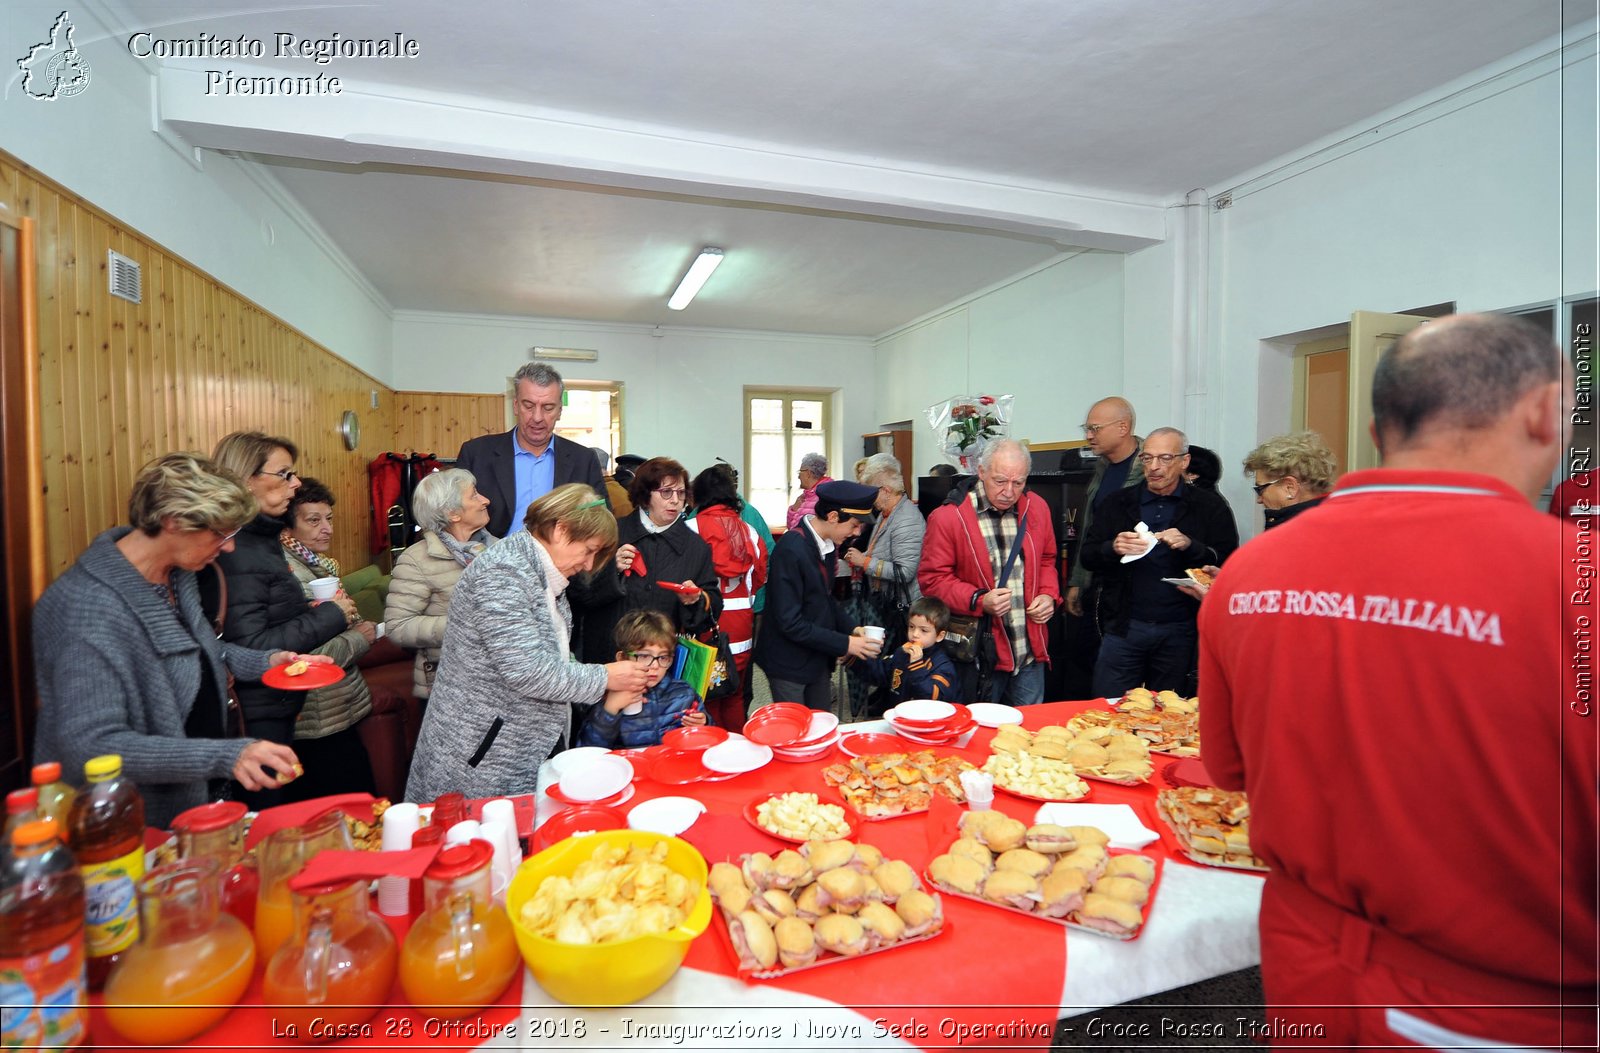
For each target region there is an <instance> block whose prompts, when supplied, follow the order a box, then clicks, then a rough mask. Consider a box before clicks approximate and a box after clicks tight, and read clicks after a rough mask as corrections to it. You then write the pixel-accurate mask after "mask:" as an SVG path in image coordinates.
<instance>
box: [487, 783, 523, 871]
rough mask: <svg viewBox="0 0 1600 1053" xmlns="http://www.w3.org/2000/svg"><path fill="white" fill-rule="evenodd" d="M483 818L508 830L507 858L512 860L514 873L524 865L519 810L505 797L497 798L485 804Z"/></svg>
mask: <svg viewBox="0 0 1600 1053" xmlns="http://www.w3.org/2000/svg"><path fill="white" fill-rule="evenodd" d="M483 818H484V821H485V822H494V823H502V824H504V825H505V828H506V857H507V858H508V859H510V860H511V869H512V871H513V872H514V871H515V870H516V869H517V867H519V866H521V865H522V839H521V838H519V837H518V836H517V809H516V806H515V805H514V804H512V803H511V802H510V801H509V800H507V799H506V798H504V797H497V798H495V799H494V800H492V801H485V802H484V804H483Z"/></svg>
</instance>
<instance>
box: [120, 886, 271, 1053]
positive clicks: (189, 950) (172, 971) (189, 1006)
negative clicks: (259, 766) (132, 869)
mask: <svg viewBox="0 0 1600 1053" xmlns="http://www.w3.org/2000/svg"><path fill="white" fill-rule="evenodd" d="M221 888H222V885H221V881H220V874H219V870H218V866H217V862H216V860H214V859H191V860H186V861H184V862H180V863H171V864H169V865H167V866H164V867H160V868H158V869H156V870H153V871H151V872H150V874H149V875H148V876H146V877H145V879H144V880H143V881H142V882H140V884H139V913H140V928H139V942H138V943H137V944H135V945H134V946H133V947H131V948H129V949H128V950H127V951H126V952H124V953H123V954H122V956H121V958H120V959H119V961H118V962H117V965H116V967H115V968H114V969H113V970H112V973H111V978H110V979H109V980H108V981H107V982H106V1020H107V1022H109V1023H110V1024H111V1026H112V1027H114V1028H115V1029H116V1030H117V1033H118V1034H120V1035H122V1036H123V1037H124V1038H126V1039H128V1040H129V1041H130V1042H137V1043H139V1044H141V1045H170V1044H173V1043H177V1042H184V1041H187V1040H188V1039H191V1038H193V1037H194V1036H196V1035H198V1034H200V1033H201V1032H202V1031H204V1030H206V1029H207V1028H209V1027H211V1026H212V1025H214V1024H216V1023H217V1022H218V1021H219V1020H221V1019H222V1018H223V1017H224V1016H226V1015H227V1014H228V1012H229V1011H230V1010H231V1009H232V1008H233V1006H234V1005H235V1004H236V1003H237V1002H238V1000H239V996H240V995H242V994H244V990H245V988H246V987H248V986H249V984H250V975H251V972H252V971H253V970H254V968H255V963H256V945H255V940H254V939H252V938H251V935H250V930H249V929H247V928H246V927H245V925H244V923H243V922H241V921H240V920H239V919H238V918H236V917H234V916H233V915H232V914H229V913H226V912H225V911H223V910H222V908H221V896H220V892H221Z"/></svg>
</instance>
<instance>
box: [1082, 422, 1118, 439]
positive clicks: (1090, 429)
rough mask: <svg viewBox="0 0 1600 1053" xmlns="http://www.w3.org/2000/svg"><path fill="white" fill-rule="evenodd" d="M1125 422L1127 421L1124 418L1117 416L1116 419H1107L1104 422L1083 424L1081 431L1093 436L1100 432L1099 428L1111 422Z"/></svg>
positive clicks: (1105, 426)
mask: <svg viewBox="0 0 1600 1053" xmlns="http://www.w3.org/2000/svg"><path fill="white" fill-rule="evenodd" d="M1126 423H1127V421H1125V420H1124V419H1122V418H1120V417H1119V418H1117V419H1116V420H1108V421H1106V422H1105V423H1104V424H1085V425H1084V426H1083V433H1084V434H1085V435H1088V436H1089V437H1091V438H1093V437H1094V436H1095V435H1098V434H1099V433H1100V429H1101V428H1109V427H1111V426H1112V425H1113V424H1126Z"/></svg>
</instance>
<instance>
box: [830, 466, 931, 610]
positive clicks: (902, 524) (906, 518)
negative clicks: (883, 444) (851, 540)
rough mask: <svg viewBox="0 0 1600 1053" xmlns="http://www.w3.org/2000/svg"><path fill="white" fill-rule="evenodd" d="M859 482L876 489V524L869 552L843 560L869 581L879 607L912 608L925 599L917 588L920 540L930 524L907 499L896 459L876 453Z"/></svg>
mask: <svg viewBox="0 0 1600 1053" xmlns="http://www.w3.org/2000/svg"><path fill="white" fill-rule="evenodd" d="M856 479H857V481H858V482H861V483H864V484H866V485H867V486H876V487H877V488H878V497H877V500H875V501H874V502H873V507H874V508H876V509H877V511H878V523H877V525H876V526H874V527H873V528H872V540H871V541H870V542H869V543H868V544H867V548H866V551H864V552H862V551H857V550H855V549H851V550H850V551H848V552H846V553H845V556H844V558H845V559H846V560H848V561H849V563H850V566H852V567H854V568H855V569H856V570H859V571H860V572H861V573H862V575H863V576H864V577H865V579H866V581H867V584H868V585H869V586H870V588H871V591H872V596H873V600H874V602H875V603H876V604H877V605H878V606H880V607H882V606H884V605H885V604H891V603H894V602H896V599H897V597H900V596H904V598H905V603H906V606H908V607H909V606H910V605H911V604H912V603H913V602H914V601H915V600H917V599H919V598H920V597H921V596H922V590H921V589H919V588H917V564H918V563H920V562H922V534H923V531H924V530H925V529H926V526H927V523H926V521H925V520H924V519H923V518H922V513H921V512H920V511H918V510H917V506H916V505H915V504H913V503H912V502H911V500H910V499H909V498H907V497H906V482H905V477H904V476H903V475H901V473H900V462H899V461H898V460H896V459H895V456H894V454H892V453H875V454H873V455H872V456H871V457H868V458H867V460H866V463H865V464H863V465H862V466H861V471H860V472H859V473H858V474H857V476H856Z"/></svg>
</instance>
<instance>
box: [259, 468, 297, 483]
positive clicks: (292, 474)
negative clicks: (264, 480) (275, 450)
mask: <svg viewBox="0 0 1600 1053" xmlns="http://www.w3.org/2000/svg"><path fill="white" fill-rule="evenodd" d="M256 474H257V475H270V476H272V477H273V478H275V479H282V480H283V481H284V482H288V481H289V480H290V479H298V478H300V473H299V472H297V471H295V470H294V469H293V468H285V469H283V470H282V471H281V472H257V473H256Z"/></svg>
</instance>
